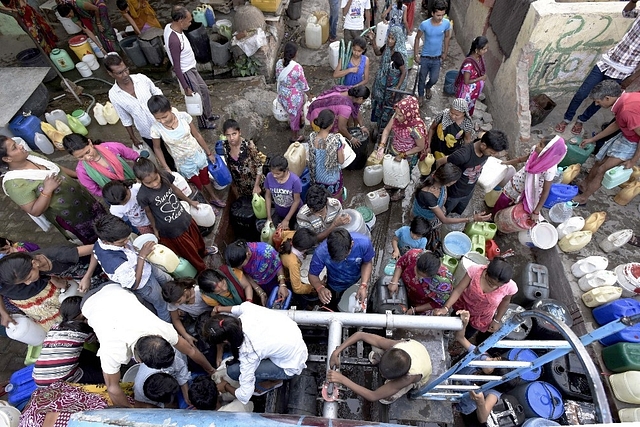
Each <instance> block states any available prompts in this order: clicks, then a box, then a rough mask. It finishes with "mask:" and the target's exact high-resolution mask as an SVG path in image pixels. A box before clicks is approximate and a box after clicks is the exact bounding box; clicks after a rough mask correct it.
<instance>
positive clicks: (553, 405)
mask: <svg viewBox="0 0 640 427" xmlns="http://www.w3.org/2000/svg"><path fill="white" fill-rule="evenodd" d="M525 397H526V399H527V403H528V404H529V406H530V407H531V410H532V411H533V412H535V413H536V414H538V415H539V416H541V417H544V418H548V419H552V420H554V419H556V418H560V416H562V414H563V413H564V402H563V400H562V395H561V394H560V392H559V391H558V389H557V388H555V387H554V386H552V385H551V384H549V383H546V382H544V381H535V382H533V383H531V384H529V386H528V387H527V391H526V393H525Z"/></svg>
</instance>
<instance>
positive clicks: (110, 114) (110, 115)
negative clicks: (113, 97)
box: [102, 101, 120, 125]
mask: <svg viewBox="0 0 640 427" xmlns="http://www.w3.org/2000/svg"><path fill="white" fill-rule="evenodd" d="M102 113H103V114H104V118H105V119H106V120H107V123H109V124H110V125H115V124H116V123H118V120H120V117H118V113H117V112H116V109H115V108H113V105H112V104H111V102H109V101H107V103H106V104H104V108H103V110H102Z"/></svg>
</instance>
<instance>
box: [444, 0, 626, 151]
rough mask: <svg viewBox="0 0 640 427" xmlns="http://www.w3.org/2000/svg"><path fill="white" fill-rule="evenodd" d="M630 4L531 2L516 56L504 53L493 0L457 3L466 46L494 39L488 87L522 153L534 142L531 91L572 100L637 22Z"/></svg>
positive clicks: (497, 114) (498, 121)
mask: <svg viewBox="0 0 640 427" xmlns="http://www.w3.org/2000/svg"><path fill="white" fill-rule="evenodd" d="M625 5H626V2H619V1H617V2H581V3H572V2H568V3H566V2H556V1H555V0H538V1H536V2H534V3H532V5H531V8H530V9H529V12H528V14H527V16H526V18H525V20H524V22H523V25H522V27H521V30H520V33H519V35H518V39H517V41H516V44H515V46H514V49H513V51H512V52H511V56H510V57H509V58H505V57H504V55H503V54H502V53H501V52H500V49H499V47H498V44H497V42H496V41H497V40H496V36H495V34H494V33H493V31H492V30H491V28H489V26H488V23H487V22H488V19H487V18H488V16H489V13H490V10H491V9H490V8H491V7H492V6H493V1H490V0H485V1H484V3H481V2H480V1H479V0H458V1H456V2H453V4H452V11H451V14H452V17H453V19H454V20H455V28H454V32H455V36H456V39H457V41H458V43H459V44H460V45H461V46H463V49H466V46H468V45H469V43H470V41H471V40H472V39H473V38H474V37H476V36H477V35H479V34H484V35H485V36H487V38H488V39H489V43H490V49H489V52H487V54H486V56H485V61H486V63H487V74H488V77H489V79H488V83H487V87H486V89H485V91H486V95H487V98H488V99H489V101H488V102H489V104H490V106H491V113H492V114H493V117H494V118H495V126H494V127H495V128H497V129H501V130H504V131H505V132H507V134H508V135H509V138H510V140H511V141H513V143H512V144H511V147H512V152H513V153H517V154H521V153H523V150H524V147H526V146H528V145H529V138H530V134H529V123H530V113H529V95H530V94H531V95H536V94H540V93H545V94H547V95H548V96H550V97H551V98H552V99H554V100H556V102H557V101H558V99H560V98H565V97H566V98H570V97H571V96H572V95H573V92H574V91H575V90H576V89H577V88H578V87H579V86H580V84H581V83H582V80H583V79H584V77H585V76H586V75H587V74H588V72H589V70H590V69H591V68H592V67H593V65H595V63H596V62H597V61H598V59H599V55H600V54H601V53H603V52H605V51H606V50H608V49H609V48H610V47H611V46H613V45H615V44H616V43H617V42H618V41H619V40H620V39H621V38H622V36H623V35H624V34H625V32H626V31H627V30H628V28H629V26H630V25H631V24H632V22H633V20H631V19H626V18H623V17H622V15H621V11H622V9H623V8H624V6H625Z"/></svg>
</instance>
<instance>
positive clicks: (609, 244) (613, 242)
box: [599, 229, 633, 253]
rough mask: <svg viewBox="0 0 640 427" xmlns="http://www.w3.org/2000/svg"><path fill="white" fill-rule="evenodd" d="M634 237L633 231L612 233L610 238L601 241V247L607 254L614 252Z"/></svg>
mask: <svg viewBox="0 0 640 427" xmlns="http://www.w3.org/2000/svg"><path fill="white" fill-rule="evenodd" d="M631 237H633V230H631V229H626V230H620V231H616V232H614V233H611V234H610V235H609V236H607V237H605V238H604V239H602V240H600V243H599V246H600V249H602V250H603V251H604V252H605V253H609V252H613V251H615V250H616V249H618V248H621V247H622V246H624V245H625V244H626V243H627V242H628V241H629V240H631Z"/></svg>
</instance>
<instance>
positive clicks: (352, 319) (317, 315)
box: [287, 309, 462, 331]
mask: <svg viewBox="0 0 640 427" xmlns="http://www.w3.org/2000/svg"><path fill="white" fill-rule="evenodd" d="M287 315H288V316H289V317H290V318H291V319H292V320H293V321H295V322H296V323H298V324H299V325H329V324H331V322H332V321H334V320H337V321H339V322H340V323H341V324H342V326H360V327H364V328H386V329H434V330H450V331H459V330H461V329H462V321H460V318H458V317H447V316H407V315H404V314H390V313H389V314H370V313H323V312H319V311H298V310H296V309H291V310H288V311H287Z"/></svg>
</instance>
